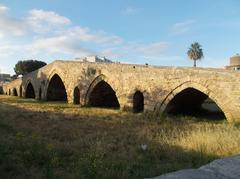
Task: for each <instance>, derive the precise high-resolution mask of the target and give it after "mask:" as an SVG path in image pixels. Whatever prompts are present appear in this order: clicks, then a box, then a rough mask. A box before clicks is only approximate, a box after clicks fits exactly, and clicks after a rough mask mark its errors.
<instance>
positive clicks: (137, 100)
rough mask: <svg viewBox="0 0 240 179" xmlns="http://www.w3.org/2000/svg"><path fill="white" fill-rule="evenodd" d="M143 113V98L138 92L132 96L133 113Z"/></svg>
mask: <svg viewBox="0 0 240 179" xmlns="http://www.w3.org/2000/svg"><path fill="white" fill-rule="evenodd" d="M143 111H144V96H143V93H142V92H140V91H136V92H135V93H134V95H133V112H134V113H139V112H143Z"/></svg>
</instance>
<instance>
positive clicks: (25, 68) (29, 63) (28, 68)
mask: <svg viewBox="0 0 240 179" xmlns="http://www.w3.org/2000/svg"><path fill="white" fill-rule="evenodd" d="M45 65H46V63H45V62H42V61H37V60H22V61H18V62H17V64H16V65H15V67H14V71H15V73H16V74H17V75H25V74H27V73H30V72H32V71H34V70H37V69H39V68H41V67H43V66H45Z"/></svg>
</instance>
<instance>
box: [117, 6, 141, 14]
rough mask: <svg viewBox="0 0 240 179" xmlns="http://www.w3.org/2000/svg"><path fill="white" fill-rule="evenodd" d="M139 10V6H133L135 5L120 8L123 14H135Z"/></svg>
mask: <svg viewBox="0 0 240 179" xmlns="http://www.w3.org/2000/svg"><path fill="white" fill-rule="evenodd" d="M139 11H140V9H139V8H135V7H130V6H129V7H126V8H125V9H123V10H122V12H121V13H122V14H123V15H135V14H137V13H138V12H139Z"/></svg>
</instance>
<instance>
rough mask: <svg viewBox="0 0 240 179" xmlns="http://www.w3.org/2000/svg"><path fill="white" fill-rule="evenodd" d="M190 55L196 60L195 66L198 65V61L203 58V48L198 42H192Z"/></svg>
mask: <svg viewBox="0 0 240 179" xmlns="http://www.w3.org/2000/svg"><path fill="white" fill-rule="evenodd" d="M187 55H188V57H189V58H190V59H191V60H193V61H194V63H193V67H196V61H197V60H200V59H202V58H203V50H202V48H201V45H200V44H199V43H198V42H194V43H192V44H191V47H190V48H189V49H188V51H187Z"/></svg>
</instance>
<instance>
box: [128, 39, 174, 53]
mask: <svg viewBox="0 0 240 179" xmlns="http://www.w3.org/2000/svg"><path fill="white" fill-rule="evenodd" d="M169 46H170V44H169V43H167V42H153V43H146V44H143V43H135V44H130V45H129V46H127V47H126V48H127V49H129V50H130V51H133V52H137V53H141V54H143V55H147V56H159V55H161V54H162V52H163V51H164V50H166V49H167V48H168V47H169Z"/></svg>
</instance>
